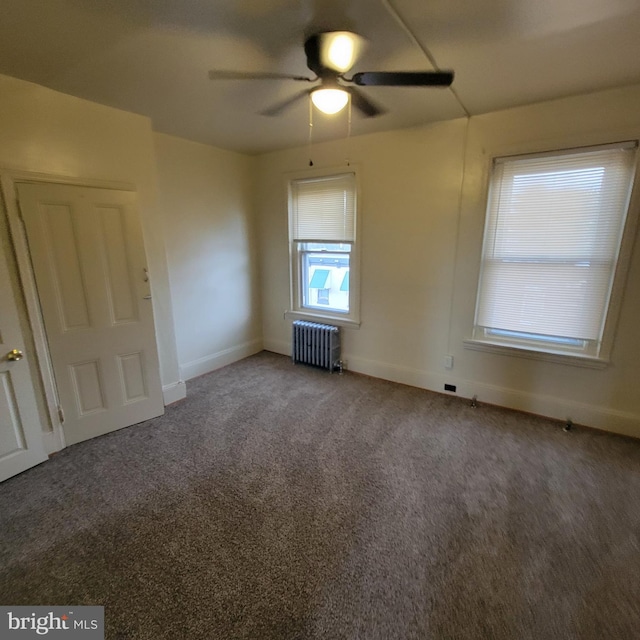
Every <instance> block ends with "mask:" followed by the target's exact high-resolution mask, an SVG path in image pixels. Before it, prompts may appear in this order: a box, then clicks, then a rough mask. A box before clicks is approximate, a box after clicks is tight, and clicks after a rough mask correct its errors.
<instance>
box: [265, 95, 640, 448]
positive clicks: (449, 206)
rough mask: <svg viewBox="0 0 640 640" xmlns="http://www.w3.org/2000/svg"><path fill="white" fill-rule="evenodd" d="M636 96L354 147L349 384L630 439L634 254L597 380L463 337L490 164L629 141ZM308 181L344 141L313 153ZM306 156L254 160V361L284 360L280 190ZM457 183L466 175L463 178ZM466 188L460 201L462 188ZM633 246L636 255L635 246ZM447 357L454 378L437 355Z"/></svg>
mask: <svg viewBox="0 0 640 640" xmlns="http://www.w3.org/2000/svg"><path fill="white" fill-rule="evenodd" d="M638 104H640V87H632V88H628V89H621V90H614V91H608V92H603V93H600V94H594V95H588V96H581V97H574V98H568V99H564V100H558V101H553V102H549V103H544V104H539V105H533V106H528V107H522V108H517V109H511V110H508V111H503V112H499V113H492V114H487V115H483V116H478V117H475V118H472V119H471V120H470V121H469V122H467V121H466V120H456V121H449V122H442V123H437V124H434V125H431V126H424V127H418V128H412V129H406V130H401V131H394V132H389V133H383V134H374V135H370V136H362V137H359V138H355V139H353V140H352V141H351V144H350V155H351V161H352V163H354V164H356V165H358V167H359V174H360V178H361V190H362V198H361V202H360V213H361V216H362V231H361V250H362V271H361V273H362V276H361V278H362V287H361V320H362V324H361V327H360V328H359V329H344V330H343V345H344V347H343V352H344V358H345V359H346V360H347V366H348V368H349V369H352V370H354V371H360V372H363V373H367V374H370V375H375V376H379V377H382V378H387V379H390V380H396V381H399V382H404V383H407V384H412V385H416V386H421V387H425V388H428V389H433V390H436V391H442V390H443V386H444V383H445V382H450V383H452V384H456V385H457V387H458V395H461V396H464V397H471V396H472V395H478V399H479V401H480V402H482V401H486V402H491V403H496V404H501V405H504V406H509V407H513V408H518V409H523V410H526V411H532V412H535V413H540V414H544V415H548V416H552V417H556V418H558V419H565V418H567V417H571V418H572V419H573V420H574V422H578V423H583V424H588V425H591V426H595V427H598V428H602V429H609V430H612V431H617V432H621V433H627V434H630V435H635V436H638V437H640V394H638V393H637V390H636V389H637V381H638V380H640V338H639V337H638V332H637V318H638V317H640V251H639V250H638V249H637V247H636V250H635V251H634V254H633V258H632V263H631V269H630V272H629V277H628V281H627V286H626V293H625V296H624V300H623V303H622V309H621V314H620V321H619V326H618V331H617V338H616V342H615V346H614V349H613V353H612V364H611V365H610V366H609V367H607V368H606V369H604V370H595V369H585V368H580V367H576V366H570V365H566V364H557V363H550V362H541V361H535V360H530V359H526V358H522V357H519V356H507V355H497V354H493V353H484V352H478V351H472V350H468V349H465V348H464V345H463V340H464V339H465V338H468V337H470V335H471V329H472V325H473V316H474V307H475V297H476V287H477V278H478V267H479V261H480V250H481V243H482V234H483V225H484V215H485V197H486V182H487V177H488V168H489V163H490V158H491V157H492V156H494V155H504V154H506V153H521V152H527V151H533V150H543V149H553V148H563V147H571V146H580V145H585V144H595V143H602V142H610V141H614V140H620V139H628V138H638V137H640V110H638V109H637V105H638ZM312 157H313V160H314V165H315V168H321V167H324V166H331V165H339V163H340V162H341V159H342V158H344V142H343V141H339V142H334V143H326V144H321V145H317V146H316V147H315V148H314V151H313V153H312ZM307 161H308V155H307V150H306V149H293V150H285V151H279V152H274V153H270V154H266V155H264V156H262V157H261V158H260V160H259V167H258V185H257V194H258V197H257V202H258V203H259V206H258V215H259V224H260V241H261V264H262V288H263V290H265V291H269V295H268V296H265V298H264V299H263V318H264V322H263V327H264V344H265V348H267V349H270V350H273V351H276V352H280V353H289V352H290V344H289V343H290V324H291V320H289V319H285V318H284V317H283V312H284V311H285V310H286V309H287V308H288V307H289V273H288V270H289V262H288V259H289V258H288V256H289V253H288V246H287V202H286V189H285V180H284V177H285V175H286V174H287V173H288V172H299V171H301V170H304V169H305V167H306V165H307ZM463 173H464V175H463ZM463 184H464V188H462V186H463ZM636 244H637V243H636ZM446 354H452V355H453V356H454V368H453V369H452V370H447V369H445V367H444V356H445V355H446Z"/></svg>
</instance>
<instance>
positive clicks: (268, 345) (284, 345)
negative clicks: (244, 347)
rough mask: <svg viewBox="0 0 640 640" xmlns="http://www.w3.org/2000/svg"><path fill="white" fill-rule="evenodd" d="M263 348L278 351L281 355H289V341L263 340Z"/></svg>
mask: <svg viewBox="0 0 640 640" xmlns="http://www.w3.org/2000/svg"><path fill="white" fill-rule="evenodd" d="M264 350H265V351H272V352H273V353H279V354H281V355H283V356H290V355H291V343H290V342H285V341H284V340H265V341H264Z"/></svg>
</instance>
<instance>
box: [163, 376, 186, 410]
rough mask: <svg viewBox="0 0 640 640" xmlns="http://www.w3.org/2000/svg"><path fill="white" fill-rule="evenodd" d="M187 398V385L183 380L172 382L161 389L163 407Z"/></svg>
mask: <svg viewBox="0 0 640 640" xmlns="http://www.w3.org/2000/svg"><path fill="white" fill-rule="evenodd" d="M186 397H187V385H186V384H185V382H184V380H178V382H172V383H171V384H165V385H164V386H163V387H162V398H163V400H164V406H165V407H166V406H167V405H168V404H171V403H173V402H178V400H183V399H184V398H186Z"/></svg>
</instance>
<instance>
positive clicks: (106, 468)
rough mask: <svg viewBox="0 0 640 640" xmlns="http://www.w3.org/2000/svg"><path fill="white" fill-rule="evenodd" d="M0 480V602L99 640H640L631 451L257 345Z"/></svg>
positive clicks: (633, 445) (638, 492) (637, 469)
mask: <svg viewBox="0 0 640 640" xmlns="http://www.w3.org/2000/svg"><path fill="white" fill-rule="evenodd" d="M188 387H189V397H188V398H187V400H184V401H182V402H180V403H177V404H175V405H173V406H171V407H168V409H167V412H166V414H165V415H164V416H163V417H161V418H158V419H155V420H151V421H148V422H145V423H143V424H141V425H138V426H135V427H130V428H128V429H123V430H121V431H118V432H115V433H112V434H109V435H107V436H103V437H101V438H97V439H95V440H92V441H89V442H85V443H81V444H78V445H74V446H72V447H69V448H68V449H66V450H64V451H62V452H61V453H59V454H57V455H56V456H55V457H53V458H52V459H51V460H50V461H48V462H46V463H44V464H42V465H40V466H39V467H36V468H34V469H31V470H29V471H27V472H25V473H24V474H22V475H20V476H17V477H15V478H12V479H10V480H8V481H7V482H5V483H3V484H2V485H0V534H1V539H0V567H1V568H0V603H2V604H13V605H20V604H26V605H34V604H47V605H54V604H66V605H71V604H74V605H81V604H101V605H104V606H105V618H106V629H107V638H109V639H118V640H121V639H125V638H132V639H133V638H135V639H138V638H140V639H142V638H145V639H146V638H149V639H151V638H153V639H162V638H171V639H179V638H185V639H188V638H194V639H199V638H206V639H209V638H211V639H217V638H221V639H227V638H230V639H231V638H240V639H244V638H255V639H270V638H278V639H307V638H308V639H315V638H323V639H325V638H326V639H334V638H335V639H339V638H345V639H347V638H348V639H363V640H364V639H366V640H377V639H381V640H382V639H384V640H393V639H411V638H438V639H440V638H442V639H469V640H471V639H473V640H478V639H480V638H490V639H492V640H501V639H505V640H506V639H509V640H513V639H525V638H536V639H537V638H544V639H546V638H549V639H557V638H576V639H580V640H585V639H586V640H590V639H594V640H595V639H598V640H603V639H605V638H612V639H613V638H615V639H620V640H622V639H627V638H629V639H631V638H638V637H640V548H639V535H640V499H639V497H640V441H635V440H631V439H625V438H622V437H617V436H614V435H608V434H604V433H598V432H594V431H590V430H587V429H580V428H576V429H575V430H574V431H572V432H570V433H565V432H564V431H563V430H562V425H561V424H559V423H556V422H553V421H549V420H545V419H542V418H538V417H534V416H528V415H524V414H521V413H517V412H511V411H507V410H501V409H497V408H494V407H488V406H483V405H480V406H479V407H478V408H477V409H473V408H471V407H470V406H469V403H468V401H464V400H462V399H459V398H455V397H448V396H444V395H439V394H434V393H430V392H427V391H423V390H419V389H414V388H411V387H406V386H402V385H397V384H393V383H390V382H385V381H381V380H376V379H371V378H367V377H365V376H359V375H355V374H350V373H347V374H345V375H344V376H338V375H329V374H328V373H326V372H323V371H319V370H315V369H311V368H307V367H304V366H300V365H298V366H294V365H292V364H291V362H290V360H289V359H287V358H285V357H282V356H277V355H274V354H270V353H266V352H263V353H261V354H258V355H257V356H253V357H251V358H248V359H246V360H244V361H242V362H238V363H235V364H233V365H231V366H228V367H225V368H224V369H221V370H219V371H216V372H214V373H212V374H209V375H206V376H203V377H201V378H199V379H197V380H192V381H190V382H189V385H188Z"/></svg>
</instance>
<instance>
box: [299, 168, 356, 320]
mask: <svg viewBox="0 0 640 640" xmlns="http://www.w3.org/2000/svg"><path fill="white" fill-rule="evenodd" d="M289 204H290V225H289V229H290V237H291V244H292V251H291V254H292V265H291V273H292V278H291V282H292V305H293V310H294V311H298V312H301V313H307V314H310V315H314V314H317V315H321V316H328V317H334V316H335V317H336V318H343V319H348V320H356V319H357V314H356V309H357V301H356V299H355V295H354V291H352V288H351V287H350V282H351V279H350V274H351V272H352V271H353V269H354V266H355V264H356V263H355V261H354V255H355V244H356V178H355V174H354V173H352V172H350V173H344V174H339V175H328V176H320V177H313V178H304V179H300V180H293V181H292V182H291V184H290V202H289Z"/></svg>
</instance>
